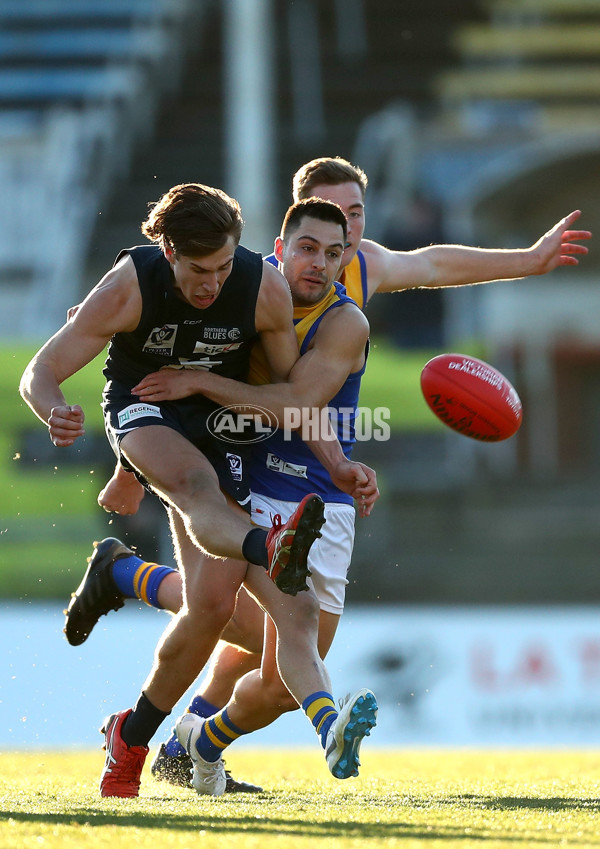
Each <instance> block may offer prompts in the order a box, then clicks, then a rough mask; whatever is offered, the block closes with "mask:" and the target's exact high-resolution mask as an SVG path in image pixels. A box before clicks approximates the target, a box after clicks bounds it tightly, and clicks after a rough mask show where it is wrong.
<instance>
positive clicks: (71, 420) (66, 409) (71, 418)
mask: <svg viewBox="0 0 600 849" xmlns="http://www.w3.org/2000/svg"><path fill="white" fill-rule="evenodd" d="M84 419H85V416H84V414H83V410H82V409H81V407H80V406H79V405H78V404H75V405H74V406H73V407H70V406H68V405H67V404H64V405H62V406H60V407H52V409H51V410H50V418H49V419H48V432H49V434H50V439H51V440H52V442H53V443H54V445H56V446H57V447H59V448H65V447H66V446H68V445H72V444H73V443H74V442H75V440H76V439H78V438H79V437H80V436H83V435H84V433H85V430H84V427H83V422H84Z"/></svg>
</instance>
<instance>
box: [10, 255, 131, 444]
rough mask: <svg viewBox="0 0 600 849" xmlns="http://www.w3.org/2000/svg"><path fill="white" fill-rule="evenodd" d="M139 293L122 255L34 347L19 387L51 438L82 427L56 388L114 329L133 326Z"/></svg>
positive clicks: (79, 414) (64, 440) (68, 437)
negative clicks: (63, 321)
mask: <svg viewBox="0 0 600 849" xmlns="http://www.w3.org/2000/svg"><path fill="white" fill-rule="evenodd" d="M140 313H141V298H140V294H139V287H138V284H137V276H136V274H135V269H134V267H133V262H132V261H131V260H130V259H129V258H126V259H124V260H122V261H121V262H120V263H119V264H118V265H117V266H116V267H115V268H114V269H112V270H111V271H110V272H109V273H108V274H107V275H105V277H103V278H102V280H101V281H100V283H99V284H98V285H97V286H96V287H95V288H94V289H93V290H92V292H90V294H89V295H88V296H87V298H86V299H85V301H84V302H83V303H82V304H81V305H80V306H79V309H78V310H77V313H76V315H75V316H74V317H72V318H70V319H69V320H67V323H66V324H64V325H63V326H62V327H61V329H60V330H59V331H58V332H57V333H56V334H55V335H54V336H53V337H52V338H51V339H50V340H49V341H48V342H46V344H45V345H44V346H43V347H42V348H41V349H40V350H39V351H38V352H37V354H36V355H35V356H34V357H33V359H32V360H31V362H30V363H29V365H28V366H27V368H26V369H25V372H24V374H23V377H22V378H21V383H20V387H19V389H20V392H21V395H22V397H23V399H24V400H25V402H26V403H27V404H28V406H29V407H30V408H31V409H32V410H33V412H34V413H35V415H36V416H37V417H38V418H39V419H40V420H41V421H43V422H44V424H46V425H47V426H48V428H49V432H50V438H51V440H52V442H53V443H54V444H55V445H57V446H60V447H65V446H67V445H71V444H72V443H73V442H74V441H75V439H77V438H78V437H79V436H81V435H82V434H83V433H84V430H83V422H84V414H83V410H82V409H81V407H79V406H78V405H74V406H72V405H70V404H68V403H67V400H66V398H65V396H64V394H63V392H62V391H61V389H60V385H61V384H62V383H63V381H65V380H66V379H67V378H68V377H70V376H71V375H73V374H75V373H76V372H78V371H79V370H80V369H81V368H83V366H85V365H87V363H89V362H90V361H91V360H93V359H94V357H96V356H97V355H98V354H99V353H100V352H101V351H102V350H103V349H104V348H105V346H106V345H107V343H108V341H109V340H110V338H111V336H113V334H115V333H118V332H120V331H127V330H133V329H135V327H137V324H138V322H139V318H140Z"/></svg>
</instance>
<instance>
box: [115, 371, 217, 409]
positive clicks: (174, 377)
mask: <svg viewBox="0 0 600 849" xmlns="http://www.w3.org/2000/svg"><path fill="white" fill-rule="evenodd" d="M131 392H132V393H133V394H134V395H137V396H138V398H139V399H140V401H148V402H156V401H177V400H178V399H179V398H187V397H188V396H190V395H196V394H197V393H198V392H200V389H199V387H198V372H197V371H196V369H185V368H182V369H173V368H164V369H161V370H160V371H154V372H152V374H147V375H146V377H144V378H142V380H140V382H139V383H138V384H137V386H134V387H133V389H132V390H131Z"/></svg>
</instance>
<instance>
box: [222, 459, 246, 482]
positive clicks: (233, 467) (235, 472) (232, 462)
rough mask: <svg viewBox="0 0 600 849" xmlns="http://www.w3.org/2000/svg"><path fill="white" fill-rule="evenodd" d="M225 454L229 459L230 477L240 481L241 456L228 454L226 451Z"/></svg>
mask: <svg viewBox="0 0 600 849" xmlns="http://www.w3.org/2000/svg"><path fill="white" fill-rule="evenodd" d="M225 456H226V457H227V459H228V460H229V471H230V472H231V477H232V478H233V479H234V481H241V479H242V471H243V469H242V458H241V457H240V455H239V454H230V453H229V452H227V454H225Z"/></svg>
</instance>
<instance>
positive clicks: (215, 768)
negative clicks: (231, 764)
mask: <svg viewBox="0 0 600 849" xmlns="http://www.w3.org/2000/svg"><path fill="white" fill-rule="evenodd" d="M203 725H204V719H201V718H200V717H199V716H196V714H195V713H184V714H183V716H180V717H179V719H178V720H177V722H176V723H175V733H176V734H177V739H178V740H179V742H180V743H181V745H182V746H183V748H184V749H185V750H186V752H187V753H188V755H189V756H190V758H191V759H192V764H193V765H194V769H193V772H192V786H193V787H194V789H195V790H196V792H197V793H199V794H200V795H203V796H222V795H223V793H224V792H225V788H226V787H227V777H226V775H225V765H224V764H223V760H222V758H219V760H218V761H214V762H213V761H205V760H204V758H201V757H200V755H199V754H198V749H197V748H196V743H197V741H198V738H199V737H200V733H201V731H202V726H203Z"/></svg>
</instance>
